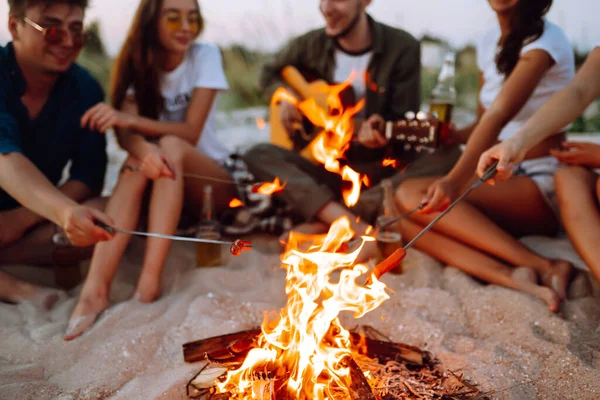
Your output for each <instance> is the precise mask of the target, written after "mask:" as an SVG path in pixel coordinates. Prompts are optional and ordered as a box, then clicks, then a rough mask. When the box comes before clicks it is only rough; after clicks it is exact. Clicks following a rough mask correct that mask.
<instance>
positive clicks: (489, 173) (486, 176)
mask: <svg viewBox="0 0 600 400" xmlns="http://www.w3.org/2000/svg"><path fill="white" fill-rule="evenodd" d="M497 165H498V161H495V162H494V163H493V164H492V165H491V166H490V167H489V168H488V169H487V170H486V171H485V173H484V174H483V175H482V176H481V178H479V179H478V180H477V181H476V182H475V183H473V184H472V185H471V186H470V187H469V188H468V189H467V190H465V191H464V192H463V193H462V194H461V195H460V196H458V198H457V199H456V200H454V201H453V202H452V204H450V206H448V208H447V209H445V210H444V211H442V212H441V213H440V215H438V216H437V217H435V219H434V220H433V221H431V222H430V223H429V224H428V225H427V226H426V227H425V228H423V230H422V231H421V232H419V234H418V235H417V236H415V237H414V238H413V239H412V240H411V241H410V242H408V243H407V244H406V246H404V250H406V249H408V248H409V247H411V246H412V245H413V243H415V242H416V241H417V240H419V239H420V238H421V236H423V235H424V234H425V233H427V231H428V230H429V229H431V227H432V226H433V225H435V223H436V222H438V221H439V220H440V219H441V218H442V217H443V216H444V215H446V214H448V213H449V212H450V210H452V209H453V208H454V206H456V205H457V204H458V202H460V201H461V200H462V199H463V198H465V197H466V196H467V195H468V194H469V193H471V192H472V191H473V190H474V189H476V188H477V187H479V185H481V184H482V183H483V182H485V181H487V180H489V179H491V178H493V177H494V175H496V172H498V171H497V170H496V166H497Z"/></svg>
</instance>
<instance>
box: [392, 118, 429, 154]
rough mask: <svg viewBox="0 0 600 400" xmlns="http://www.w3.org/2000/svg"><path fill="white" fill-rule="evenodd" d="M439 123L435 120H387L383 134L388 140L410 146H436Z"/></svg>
mask: <svg viewBox="0 0 600 400" xmlns="http://www.w3.org/2000/svg"><path fill="white" fill-rule="evenodd" d="M439 131H440V124H439V121H437V120H430V119H427V120H418V119H410V120H409V119H401V120H398V121H387V122H386V123H385V129H384V134H385V138H386V139H387V140H388V141H398V142H402V143H408V144H410V145H412V146H425V147H437V146H438V145H439Z"/></svg>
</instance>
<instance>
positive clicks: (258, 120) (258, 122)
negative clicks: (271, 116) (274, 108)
mask: <svg viewBox="0 0 600 400" xmlns="http://www.w3.org/2000/svg"><path fill="white" fill-rule="evenodd" d="M256 126H257V127H258V129H265V126H266V123H265V120H264V119H263V118H260V117H256Z"/></svg>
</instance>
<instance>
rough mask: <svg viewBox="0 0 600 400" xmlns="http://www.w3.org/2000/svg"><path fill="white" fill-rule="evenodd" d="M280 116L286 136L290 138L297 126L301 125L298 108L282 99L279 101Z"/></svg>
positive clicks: (300, 115)
mask: <svg viewBox="0 0 600 400" xmlns="http://www.w3.org/2000/svg"><path fill="white" fill-rule="evenodd" d="M280 117H281V123H282V124H283V127H284V128H285V130H286V132H287V133H288V136H289V137H290V138H292V137H293V136H294V135H295V133H296V131H297V130H298V127H299V126H300V127H301V126H302V114H300V111H299V110H298V108H297V107H296V106H295V105H293V104H292V103H289V102H287V101H282V102H281V103H280Z"/></svg>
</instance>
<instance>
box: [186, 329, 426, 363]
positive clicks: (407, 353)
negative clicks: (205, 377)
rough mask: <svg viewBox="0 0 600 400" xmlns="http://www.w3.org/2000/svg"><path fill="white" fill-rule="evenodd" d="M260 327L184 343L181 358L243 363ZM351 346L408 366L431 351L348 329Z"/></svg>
mask: <svg viewBox="0 0 600 400" xmlns="http://www.w3.org/2000/svg"><path fill="white" fill-rule="evenodd" d="M260 332H261V331H260V329H258V328H256V329H249V330H247V331H243V332H237V333H232V334H229V335H223V336H216V337H211V338H207V339H201V340H197V341H194V342H189V343H185V344H184V345H183V359H184V361H185V362H187V363H193V362H197V361H204V360H209V361H211V362H214V363H217V364H220V365H223V366H233V365H236V364H238V363H239V364H240V365H241V363H242V362H243V360H244V358H245V357H246V355H247V354H248V351H250V349H252V348H253V347H255V344H256V339H257V338H258V335H260ZM350 340H351V343H352V347H353V349H354V350H355V351H356V352H357V353H358V354H362V355H366V356H367V357H370V358H376V359H379V360H380V361H382V362H386V361H389V360H393V361H404V362H407V363H409V364H411V365H423V364H428V363H430V362H431V360H432V357H431V354H430V353H429V352H427V351H423V350H421V349H419V348H417V347H414V346H410V345H407V344H403V343H391V342H385V341H382V340H377V339H371V338H369V337H367V336H364V335H361V334H359V333H356V332H350Z"/></svg>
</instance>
